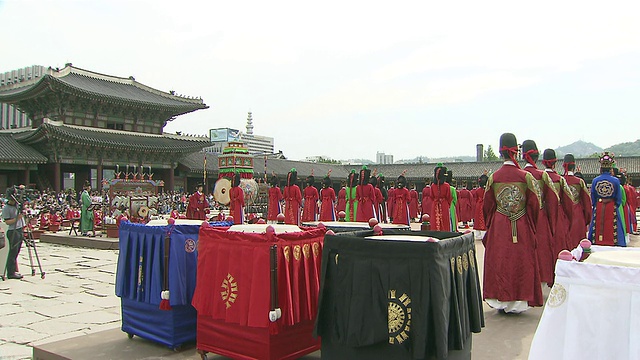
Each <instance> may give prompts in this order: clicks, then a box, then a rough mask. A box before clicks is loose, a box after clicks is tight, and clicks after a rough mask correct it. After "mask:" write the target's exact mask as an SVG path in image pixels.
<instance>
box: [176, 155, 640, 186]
mask: <svg viewBox="0 0 640 360" xmlns="http://www.w3.org/2000/svg"><path fill="white" fill-rule="evenodd" d="M263 159H264V158H263V157H260V156H257V157H255V158H254V162H253V164H254V165H253V168H254V171H255V174H256V176H261V177H262V176H264V160H263ZM203 160H204V153H202V152H199V153H195V154H189V155H187V156H185V157H184V158H183V159H182V160H180V163H181V164H182V165H184V166H186V167H187V168H188V169H189V170H190V171H192V172H195V173H202V172H203V169H202V168H203ZM616 161H617V166H618V168H626V169H627V173H628V174H630V175H631V176H632V177H634V178H636V177H637V178H640V156H638V157H626V158H623V157H619V158H617V159H616ZM502 163H503V161H491V162H453V163H444V166H446V167H447V169H448V170H451V171H452V172H453V177H454V178H455V179H460V180H475V179H477V178H478V177H479V176H480V175H482V173H483V171H484V170H487V171H488V172H489V173H492V172H494V171H496V170H498V169H499V168H500V167H501V166H502ZM562 163H563V161H562V160H559V161H558V163H557V164H556V167H555V170H556V171H557V172H558V173H560V174H562V173H563V172H564V170H563V167H562ZM525 164H526V163H525V162H524V161H520V166H521V167H524V165H525ZM436 165H437V164H436V163H425V164H386V165H378V164H371V165H368V166H367V167H368V168H369V169H370V170H371V171H372V172H373V171H377V173H378V174H383V175H384V176H385V177H386V179H387V181H391V180H394V179H396V178H397V177H398V176H399V175H400V174H402V172H403V171H405V170H406V173H405V177H406V178H407V179H408V180H409V181H413V182H424V181H425V180H426V179H429V181H430V180H431V179H432V178H433V170H434V168H435V167H436ZM576 165H577V166H578V167H580V170H581V172H582V173H583V175H584V176H585V178H586V179H587V180H588V181H590V179H593V178H594V177H595V176H597V175H599V174H600V163H599V161H598V159H597V158H582V159H576ZM291 168H296V170H297V171H298V178H304V177H307V176H308V175H310V174H311V170H313V173H314V175H315V176H316V178H322V177H324V176H325V175H326V174H327V172H328V171H329V169H331V178H332V179H333V180H334V181H336V180H342V179H346V177H347V175H348V174H349V172H350V171H351V169H354V170H356V172H358V171H360V169H361V168H362V165H337V164H324V163H311V162H303V161H292V160H283V159H271V158H269V159H267V173H268V174H271V173H272V172H274V173H275V174H276V175H279V176H284V175H286V174H287V173H288V172H289V170H291ZM538 168H539V169H544V166H543V165H542V162H538ZM207 172H208V173H212V174H214V173H217V172H218V158H217V155H214V154H208V155H207Z"/></svg>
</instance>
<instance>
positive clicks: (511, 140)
mask: <svg viewBox="0 0 640 360" xmlns="http://www.w3.org/2000/svg"><path fill="white" fill-rule="evenodd" d="M517 154H518V140H516V136H515V135H513V134H512V133H504V134H502V135H500V155H502V157H503V158H505V159H509V160H511V161H512V162H513V163H514V164H515V166H517V167H518V168H520V165H519V164H518V161H517V160H516V155H517Z"/></svg>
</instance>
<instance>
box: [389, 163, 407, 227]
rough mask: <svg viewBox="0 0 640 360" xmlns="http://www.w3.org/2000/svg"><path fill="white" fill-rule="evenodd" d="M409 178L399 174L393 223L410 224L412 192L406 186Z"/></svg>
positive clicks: (394, 199)
mask: <svg viewBox="0 0 640 360" xmlns="http://www.w3.org/2000/svg"><path fill="white" fill-rule="evenodd" d="M406 185H407V179H406V178H405V176H404V175H400V176H398V180H397V181H396V189H395V191H394V192H393V201H394V204H393V221H392V223H393V224H404V225H410V222H411V217H410V215H409V211H410V210H409V203H410V202H411V192H410V191H409V189H407V188H406V187H405V186H406Z"/></svg>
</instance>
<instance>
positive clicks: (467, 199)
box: [458, 189, 473, 222]
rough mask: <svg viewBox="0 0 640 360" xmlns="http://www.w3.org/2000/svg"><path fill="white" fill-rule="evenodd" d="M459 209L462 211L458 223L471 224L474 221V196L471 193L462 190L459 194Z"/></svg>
mask: <svg viewBox="0 0 640 360" xmlns="http://www.w3.org/2000/svg"><path fill="white" fill-rule="evenodd" d="M458 209H460V217H459V218H458V221H462V222H469V221H471V219H473V196H472V195H471V191H469V190H467V189H461V190H460V192H458Z"/></svg>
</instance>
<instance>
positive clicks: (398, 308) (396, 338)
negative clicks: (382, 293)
mask: <svg viewBox="0 0 640 360" xmlns="http://www.w3.org/2000/svg"><path fill="white" fill-rule="evenodd" d="M388 312H389V315H388V323H389V344H402V343H403V342H404V341H405V340H407V339H409V333H410V331H411V298H410V297H409V295H407V294H402V295H400V297H396V290H389V308H388Z"/></svg>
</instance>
